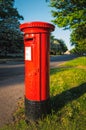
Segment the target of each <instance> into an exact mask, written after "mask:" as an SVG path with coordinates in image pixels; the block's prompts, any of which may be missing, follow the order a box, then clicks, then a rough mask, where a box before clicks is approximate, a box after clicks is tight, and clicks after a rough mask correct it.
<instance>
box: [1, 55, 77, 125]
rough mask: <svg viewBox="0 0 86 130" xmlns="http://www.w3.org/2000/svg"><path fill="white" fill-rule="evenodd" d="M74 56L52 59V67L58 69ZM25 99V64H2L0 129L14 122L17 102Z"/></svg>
mask: <svg viewBox="0 0 86 130" xmlns="http://www.w3.org/2000/svg"><path fill="white" fill-rule="evenodd" d="M74 58H75V56H73V55H64V56H54V57H51V62H50V67H51V68H52V67H58V66H59V64H61V63H62V62H65V61H67V60H71V59H74ZM22 97H24V63H23V62H7V63H5V64H0V127H2V126H3V125H4V124H7V123H9V122H11V121H12V114H13V113H14V111H15V109H16V106H17V102H18V100H19V99H21V98H22Z"/></svg>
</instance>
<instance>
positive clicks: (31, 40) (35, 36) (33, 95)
mask: <svg viewBox="0 0 86 130" xmlns="http://www.w3.org/2000/svg"><path fill="white" fill-rule="evenodd" d="M20 29H21V30H22V31H23V32H24V45H25V47H24V48H25V97H26V98H27V99H28V100H31V101H44V100H47V99H48V98H49V43H50V41H49V39H50V38H49V37H50V32H51V31H53V30H54V26H53V25H52V24H49V23H46V22H30V23H24V24H22V25H20Z"/></svg>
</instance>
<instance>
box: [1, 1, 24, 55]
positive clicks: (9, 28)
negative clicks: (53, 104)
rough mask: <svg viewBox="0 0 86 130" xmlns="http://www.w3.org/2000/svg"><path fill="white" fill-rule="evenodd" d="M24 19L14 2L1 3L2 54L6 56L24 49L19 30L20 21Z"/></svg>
mask: <svg viewBox="0 0 86 130" xmlns="http://www.w3.org/2000/svg"><path fill="white" fill-rule="evenodd" d="M21 19H23V17H22V16H21V15H19V13H18V11H17V9H16V8H14V0H2V1H1V2H0V52H1V53H2V52H4V53H5V55H6V54H7V53H8V52H10V53H13V52H18V51H19V50H20V49H22V47H23V44H22V45H21V44H20V43H21V42H22V41H23V39H22V34H21V32H20V30H19V24H20V23H19V20H21Z"/></svg>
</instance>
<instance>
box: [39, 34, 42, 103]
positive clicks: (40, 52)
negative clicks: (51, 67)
mask: <svg viewBox="0 0 86 130" xmlns="http://www.w3.org/2000/svg"><path fill="white" fill-rule="evenodd" d="M39 37H40V39H39V42H40V43H39V45H40V101H41V87H42V84H41V78H42V76H41V72H42V71H41V67H42V65H41V64H42V61H41V60H42V58H41V53H42V52H41V51H42V50H41V49H42V45H41V43H42V42H41V39H42V38H41V37H42V36H41V33H40V34H39Z"/></svg>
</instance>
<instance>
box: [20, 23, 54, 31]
mask: <svg viewBox="0 0 86 130" xmlns="http://www.w3.org/2000/svg"><path fill="white" fill-rule="evenodd" d="M20 29H21V31H23V32H26V31H30V32H33V30H34V32H36V31H37V32H38V31H39V32H40V31H41V30H46V31H49V32H52V31H54V29H55V26H54V25H53V24H50V23H47V22H39V21H35V22H28V23H23V24H21V25H20Z"/></svg>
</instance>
